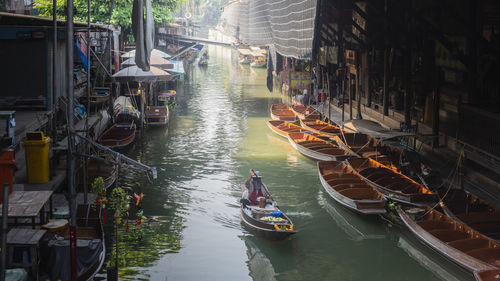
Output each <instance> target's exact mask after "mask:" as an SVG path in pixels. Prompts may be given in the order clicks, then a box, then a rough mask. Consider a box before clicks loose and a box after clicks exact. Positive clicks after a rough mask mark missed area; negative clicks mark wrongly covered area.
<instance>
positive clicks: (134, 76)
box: [112, 65, 172, 82]
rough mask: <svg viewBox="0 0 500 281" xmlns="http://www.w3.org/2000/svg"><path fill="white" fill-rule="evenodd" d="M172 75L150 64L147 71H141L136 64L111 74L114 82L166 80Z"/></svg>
mask: <svg viewBox="0 0 500 281" xmlns="http://www.w3.org/2000/svg"><path fill="white" fill-rule="evenodd" d="M171 76H172V75H170V74H169V73H168V72H166V71H163V70H161V69H159V68H157V67H154V66H151V68H150V69H149V71H143V70H142V69H140V68H139V67H138V66H137V65H134V66H130V67H127V68H124V69H122V70H120V71H118V72H117V73H115V74H113V76H112V77H113V80H114V81H115V82H154V81H168V80H170V78H171Z"/></svg>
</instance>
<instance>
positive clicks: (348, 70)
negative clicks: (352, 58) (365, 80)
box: [346, 66, 352, 120]
mask: <svg viewBox="0 0 500 281" xmlns="http://www.w3.org/2000/svg"><path fill="white" fill-rule="evenodd" d="M346 70H347V83H349V85H348V88H347V90H348V91H349V120H352V78H351V67H350V66H349V67H348V68H347V67H346Z"/></svg>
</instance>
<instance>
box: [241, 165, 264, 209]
mask: <svg viewBox="0 0 500 281" xmlns="http://www.w3.org/2000/svg"><path fill="white" fill-rule="evenodd" d="M242 197H243V198H242V201H241V202H242V203H243V204H244V205H248V204H250V205H258V204H259V202H258V201H257V198H259V197H266V198H269V197H271V196H270V194H269V191H267V189H266V186H265V185H264V184H263V183H262V176H261V175H260V172H259V171H254V170H253V169H251V170H250V177H248V179H247V180H246V182H245V190H244V191H243V196H242ZM245 199H246V200H245ZM243 201H246V202H245V203H247V204H245V203H244V202H243Z"/></svg>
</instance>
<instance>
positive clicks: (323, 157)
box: [288, 133, 349, 161]
mask: <svg viewBox="0 0 500 281" xmlns="http://www.w3.org/2000/svg"><path fill="white" fill-rule="evenodd" d="M288 141H289V142H290V144H291V145H292V146H293V147H294V148H295V149H297V150H298V151H299V152H300V153H301V154H303V155H305V156H307V157H309V158H312V159H314V160H319V161H329V160H337V161H342V160H344V159H346V158H347V157H348V156H349V152H348V151H345V150H343V149H341V148H340V147H338V146H336V145H334V144H333V143H332V142H330V141H329V140H325V139H322V138H320V137H317V136H313V135H311V134H307V133H289V134H288Z"/></svg>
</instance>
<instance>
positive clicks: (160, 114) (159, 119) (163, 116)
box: [145, 105, 169, 126]
mask: <svg viewBox="0 0 500 281" xmlns="http://www.w3.org/2000/svg"><path fill="white" fill-rule="evenodd" d="M145 117H146V124H147V125H148V126H165V125H167V124H168V119H169V110H168V106H166V105H161V106H148V107H147V108H146V112H145Z"/></svg>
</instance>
